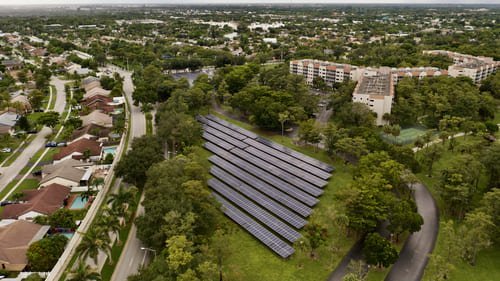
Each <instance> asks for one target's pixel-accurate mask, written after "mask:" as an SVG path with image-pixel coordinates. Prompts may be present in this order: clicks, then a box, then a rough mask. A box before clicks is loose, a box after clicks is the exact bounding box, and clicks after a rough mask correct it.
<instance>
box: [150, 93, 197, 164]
mask: <svg viewBox="0 0 500 281" xmlns="http://www.w3.org/2000/svg"><path fill="white" fill-rule="evenodd" d="M169 100H170V99H169ZM156 124H157V134H158V136H159V137H160V139H162V140H163V141H164V143H165V153H168V152H169V151H170V152H171V153H173V155H175V154H176V153H177V151H180V150H181V149H183V148H185V147H188V146H190V145H193V144H196V143H198V142H199V141H200V140H201V134H202V133H201V126H200V124H199V123H198V122H197V121H196V120H195V119H194V118H193V117H192V116H190V115H188V114H185V113H179V112H175V111H174V112H172V111H166V110H165V111H161V112H159V113H158V114H157V117H156Z"/></svg>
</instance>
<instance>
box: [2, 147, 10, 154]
mask: <svg viewBox="0 0 500 281" xmlns="http://www.w3.org/2000/svg"><path fill="white" fill-rule="evenodd" d="M0 152H3V153H11V152H12V148H10V147H5V148H2V150H0Z"/></svg>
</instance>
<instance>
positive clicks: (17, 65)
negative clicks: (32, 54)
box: [2, 60, 23, 71]
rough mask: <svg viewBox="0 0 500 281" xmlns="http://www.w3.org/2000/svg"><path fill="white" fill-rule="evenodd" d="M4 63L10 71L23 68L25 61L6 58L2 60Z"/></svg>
mask: <svg viewBox="0 0 500 281" xmlns="http://www.w3.org/2000/svg"><path fill="white" fill-rule="evenodd" d="M2 65H3V66H4V67H5V69H6V70H8V71H11V70H16V69H21V68H22V67H23V63H22V62H20V61H18V60H4V61H2Z"/></svg>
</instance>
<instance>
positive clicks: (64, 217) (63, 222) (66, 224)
mask: <svg viewBox="0 0 500 281" xmlns="http://www.w3.org/2000/svg"><path fill="white" fill-rule="evenodd" d="M34 221H35V222H36V223H38V224H48V225H50V227H52V228H56V227H61V228H71V229H74V228H76V224H75V216H74V213H73V211H71V210H69V209H66V208H61V209H58V210H57V211H55V212H54V213H52V214H50V215H48V216H38V217H36V218H35V220H34Z"/></svg>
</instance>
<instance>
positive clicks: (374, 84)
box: [352, 71, 394, 126]
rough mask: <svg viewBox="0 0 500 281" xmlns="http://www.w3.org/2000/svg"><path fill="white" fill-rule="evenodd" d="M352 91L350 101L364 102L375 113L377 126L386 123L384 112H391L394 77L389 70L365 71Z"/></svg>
mask: <svg viewBox="0 0 500 281" xmlns="http://www.w3.org/2000/svg"><path fill="white" fill-rule="evenodd" d="M365 74H367V75H362V76H361V78H360V79H359V81H358V84H357V85H356V88H355V89H354V92H353V93H352V101H353V102H360V103H364V104H366V105H367V106H368V107H369V108H370V110H371V111H373V112H375V113H376V114H377V121H376V124H377V126H381V125H384V124H386V123H387V122H386V121H385V120H384V119H383V116H384V114H386V113H391V109H392V100H393V99H394V79H393V76H392V75H391V73H390V72H381V71H378V72H375V73H365Z"/></svg>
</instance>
